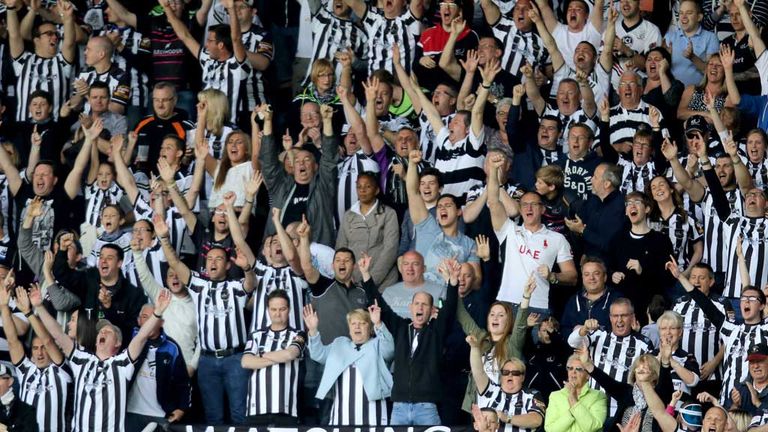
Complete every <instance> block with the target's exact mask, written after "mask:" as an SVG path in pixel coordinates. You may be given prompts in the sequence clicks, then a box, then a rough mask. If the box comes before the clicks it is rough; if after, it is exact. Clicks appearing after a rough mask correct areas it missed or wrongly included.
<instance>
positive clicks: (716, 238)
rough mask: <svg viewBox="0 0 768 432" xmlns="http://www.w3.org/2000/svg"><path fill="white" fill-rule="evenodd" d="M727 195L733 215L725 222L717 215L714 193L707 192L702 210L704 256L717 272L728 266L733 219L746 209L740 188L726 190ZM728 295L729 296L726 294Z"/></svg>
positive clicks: (705, 260)
mask: <svg viewBox="0 0 768 432" xmlns="http://www.w3.org/2000/svg"><path fill="white" fill-rule="evenodd" d="M725 196H726V198H727V199H728V203H729V205H730V207H731V217H730V218H729V219H728V221H726V223H723V221H722V220H721V219H720V216H718V215H717V210H715V204H714V201H713V200H712V194H711V193H710V192H709V189H707V191H706V192H705V195H704V199H703V200H702V202H701V203H702V205H701V210H702V213H703V217H704V258H703V259H702V261H704V262H705V263H707V264H709V265H710V266H711V267H712V270H714V271H715V272H724V271H726V269H727V267H728V259H729V256H728V249H729V248H728V243H727V241H728V240H729V239H730V236H731V224H730V223H728V222H729V221H731V220H734V221H735V220H738V219H739V218H740V217H741V215H742V212H743V211H744V197H743V196H742V195H741V192H740V191H739V190H738V188H735V189H733V190H731V191H726V192H725ZM726 297H727V296H726Z"/></svg>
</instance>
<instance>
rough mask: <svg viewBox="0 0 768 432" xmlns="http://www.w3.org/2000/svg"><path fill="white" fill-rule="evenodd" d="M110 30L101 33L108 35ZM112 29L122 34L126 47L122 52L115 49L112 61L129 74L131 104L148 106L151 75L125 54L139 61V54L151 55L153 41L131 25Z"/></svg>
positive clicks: (122, 40)
mask: <svg viewBox="0 0 768 432" xmlns="http://www.w3.org/2000/svg"><path fill="white" fill-rule="evenodd" d="M109 31H110V30H108V29H104V30H102V31H101V35H102V36H106V34H107V33H108V32H109ZM112 31H117V32H118V33H119V34H120V39H121V42H122V44H123V47H124V48H123V50H122V51H120V52H118V51H117V50H115V52H114V54H113V55H112V62H114V63H115V64H116V65H117V67H119V68H120V69H122V70H124V71H125V72H126V73H127V74H128V77H129V80H130V86H131V106H135V107H145V106H147V104H148V102H149V97H150V93H149V77H148V76H147V74H146V73H144V72H141V71H140V70H139V69H138V68H137V67H136V66H132V65H131V64H129V63H131V62H129V61H128V60H127V59H126V57H125V56H130V57H133V58H134V59H136V60H137V61H138V57H139V56H149V55H150V52H149V49H150V48H151V42H150V40H149V39H148V38H146V37H144V35H142V34H141V33H139V32H138V31H136V29H134V28H133V27H131V26H125V27H116V28H114V30H112ZM123 54H124V55H123Z"/></svg>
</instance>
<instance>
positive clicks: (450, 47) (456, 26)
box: [438, 17, 467, 81]
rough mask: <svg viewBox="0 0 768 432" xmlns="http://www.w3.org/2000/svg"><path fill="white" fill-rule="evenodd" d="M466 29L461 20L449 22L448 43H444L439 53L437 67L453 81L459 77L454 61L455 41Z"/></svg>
mask: <svg viewBox="0 0 768 432" xmlns="http://www.w3.org/2000/svg"><path fill="white" fill-rule="evenodd" d="M466 27H467V22H466V21H464V19H463V18H459V17H456V18H454V20H453V21H452V22H451V33H450V36H448V42H446V43H445V46H444V47H443V51H442V52H441V53H440V59H439V61H438V66H440V69H442V70H443V71H445V73H447V74H448V76H450V77H451V78H452V79H453V80H455V81H458V80H459V78H460V77H461V66H460V65H459V62H458V61H457V60H456V54H455V52H454V48H455V47H456V41H457V40H458V39H459V35H461V32H463V31H464V29H465V28H466Z"/></svg>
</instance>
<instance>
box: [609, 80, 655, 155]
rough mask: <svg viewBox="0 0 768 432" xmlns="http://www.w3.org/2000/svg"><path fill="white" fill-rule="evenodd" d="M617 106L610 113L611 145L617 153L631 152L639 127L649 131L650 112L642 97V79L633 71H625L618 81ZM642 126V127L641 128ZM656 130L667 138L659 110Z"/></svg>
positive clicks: (649, 106)
mask: <svg viewBox="0 0 768 432" xmlns="http://www.w3.org/2000/svg"><path fill="white" fill-rule="evenodd" d="M618 93H619V104H618V105H616V106H614V107H612V108H611V111H610V113H611V114H610V117H611V122H610V132H611V144H613V146H614V147H615V148H616V151H618V152H619V153H629V152H630V151H632V140H633V138H634V137H635V132H637V130H638V129H639V128H640V127H645V128H647V129H649V130H650V129H651V127H652V126H651V117H650V111H651V107H652V105H649V104H647V103H646V102H645V101H644V100H642V97H643V78H642V77H641V76H640V75H639V74H638V73H637V72H635V71H632V70H627V71H625V72H624V73H623V74H621V78H620V80H619V91H618ZM641 125H642V126H641ZM658 125H659V127H658V128H654V129H659V128H660V129H661V132H662V134H664V136H669V133H668V132H667V130H666V127H665V125H664V116H663V115H662V114H661V110H659V120H658Z"/></svg>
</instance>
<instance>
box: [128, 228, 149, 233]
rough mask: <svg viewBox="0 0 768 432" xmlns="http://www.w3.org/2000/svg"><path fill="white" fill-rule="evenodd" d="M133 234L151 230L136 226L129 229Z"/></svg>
mask: <svg viewBox="0 0 768 432" xmlns="http://www.w3.org/2000/svg"><path fill="white" fill-rule="evenodd" d="M131 231H132V232H133V233H134V234H141V233H143V232H152V230H151V229H149V228H145V227H138V228H134V229H133V230H131Z"/></svg>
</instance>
